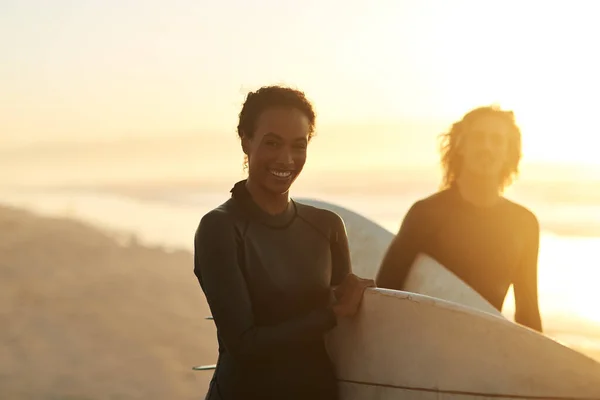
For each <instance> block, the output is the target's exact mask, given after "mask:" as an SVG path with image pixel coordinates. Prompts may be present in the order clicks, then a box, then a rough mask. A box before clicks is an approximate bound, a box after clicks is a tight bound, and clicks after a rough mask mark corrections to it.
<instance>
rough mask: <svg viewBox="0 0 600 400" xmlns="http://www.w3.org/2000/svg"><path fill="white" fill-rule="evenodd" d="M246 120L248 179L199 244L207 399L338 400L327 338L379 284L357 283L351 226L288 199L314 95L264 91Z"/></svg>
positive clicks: (201, 231)
mask: <svg viewBox="0 0 600 400" xmlns="http://www.w3.org/2000/svg"><path fill="white" fill-rule="evenodd" d="M239 117H240V121H239V125H238V135H239V137H240V139H241V144H242V149H243V151H244V153H245V155H246V160H247V167H248V179H246V180H243V181H240V182H238V183H237V184H235V186H234V187H233V189H232V190H231V192H232V196H231V198H230V199H229V200H228V201H226V202H225V203H223V204H222V205H221V206H219V207H217V208H215V209H214V210H212V211H210V212H208V213H207V214H206V215H205V216H204V217H203V218H202V220H201V221H200V225H199V226H198V229H197V231H196V236H195V240H194V246H195V254H194V272H195V274H196V277H197V278H198V281H199V283H200V286H201V287H202V290H203V291H204V294H205V295H206V299H207V301H208V304H209V306H210V310H211V312H212V316H213V317H214V322H215V325H216V326H217V338H218V343H219V359H218V361H217V365H216V369H215V374H214V377H213V380H212V382H211V384H210V389H209V393H208V395H207V398H208V399H211V400H216V399H219V400H222V399H240V398H244V399H255V398H257V399H258V398H260V399H271V398H272V399H280V398H285V399H290V400H293V399H298V400H299V399H317V400H318V399H320V400H335V399H337V398H338V393H337V385H336V380H335V374H334V370H333V365H332V363H331V360H330V359H329V356H328V354H327V351H326V349H325V343H324V333H325V332H327V331H329V330H330V329H332V328H333V327H334V326H335V325H336V324H337V320H338V319H339V318H347V317H351V316H353V315H354V314H355V313H356V311H357V310H358V305H359V303H360V301H361V299H362V294H363V292H364V289H365V288H366V287H367V286H373V285H374V283H373V282H372V281H370V280H362V279H360V278H358V277H356V276H355V275H353V274H352V273H351V265H350V253H349V249H348V238H347V235H346V228H345V226H344V222H343V221H342V219H341V218H340V217H339V216H338V215H337V214H335V213H333V212H331V211H328V210H324V209H320V208H316V207H312V206H308V205H305V204H301V203H298V202H295V201H292V200H291V199H290V198H289V190H290V187H291V185H292V183H293V182H294V180H295V179H296V178H297V177H298V175H299V174H300V172H301V171H302V169H303V167H304V164H305V162H306V152H307V147H308V142H309V141H310V139H311V137H312V135H313V132H314V126H315V112H314V110H313V108H312V105H311V103H310V102H309V101H308V100H307V99H306V97H305V96H304V93H302V92H300V91H298V90H294V89H290V88H285V87H279V86H271V87H263V88H261V89H259V90H258V91H256V92H253V93H250V94H249V95H248V96H247V98H246V102H245V103H244V106H243V107H242V111H241V112H240V115H239Z"/></svg>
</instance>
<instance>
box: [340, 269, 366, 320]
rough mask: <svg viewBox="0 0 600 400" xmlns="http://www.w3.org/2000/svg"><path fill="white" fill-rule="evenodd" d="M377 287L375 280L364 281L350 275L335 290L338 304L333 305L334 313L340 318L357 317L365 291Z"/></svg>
mask: <svg viewBox="0 0 600 400" xmlns="http://www.w3.org/2000/svg"><path fill="white" fill-rule="evenodd" d="M368 287H375V281H374V280H373V279H362V278H359V277H358V276H356V275H354V274H348V275H346V277H345V278H344V280H343V281H342V283H341V284H340V285H339V286H338V287H336V288H335V289H334V293H335V297H336V299H337V302H336V303H335V304H334V305H333V312H334V313H335V315H336V316H338V317H351V316H353V315H355V314H356V313H357V311H358V307H359V306H360V302H361V301H362V298H363V294H364V292H365V289H366V288H368Z"/></svg>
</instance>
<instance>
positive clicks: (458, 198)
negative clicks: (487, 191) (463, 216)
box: [449, 182, 503, 214]
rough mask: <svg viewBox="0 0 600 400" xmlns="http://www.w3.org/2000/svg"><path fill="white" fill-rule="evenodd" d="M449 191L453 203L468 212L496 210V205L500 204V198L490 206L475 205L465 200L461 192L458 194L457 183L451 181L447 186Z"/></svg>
mask: <svg viewBox="0 0 600 400" xmlns="http://www.w3.org/2000/svg"><path fill="white" fill-rule="evenodd" d="M449 192H450V193H451V194H452V198H453V200H454V203H455V204H456V205H457V206H458V207H460V208H462V209H464V210H468V211H470V212H473V213H482V214H485V213H487V212H490V211H493V210H496V209H497V208H498V207H500V206H501V205H502V203H503V202H502V199H499V201H498V202H496V204H494V205H491V206H487V207H485V206H483V207H482V206H477V205H475V204H473V203H471V202H469V201H467V200H465V199H464V197H463V196H462V194H460V189H459V188H458V184H457V183H456V182H453V183H452V184H451V185H450V187H449Z"/></svg>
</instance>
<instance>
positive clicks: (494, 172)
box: [458, 114, 510, 180]
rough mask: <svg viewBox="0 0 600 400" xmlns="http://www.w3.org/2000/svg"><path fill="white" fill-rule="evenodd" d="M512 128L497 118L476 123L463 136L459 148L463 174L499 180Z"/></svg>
mask: <svg viewBox="0 0 600 400" xmlns="http://www.w3.org/2000/svg"><path fill="white" fill-rule="evenodd" d="M509 129H510V127H509V126H508V124H507V123H506V121H504V120H503V119H502V118H500V117H499V116H497V115H493V114H492V115H483V116H481V117H479V118H477V119H475V120H474V121H473V122H472V123H471V124H470V125H469V126H468V127H467V129H466V130H465V131H464V132H463V135H462V137H461V138H460V141H459V145H458V153H459V154H460V155H461V156H462V159H463V164H462V171H461V172H465V173H468V174H470V175H474V176H479V177H482V178H489V179H495V180H499V179H500V177H501V174H502V170H503V168H504V166H505V165H506V161H507V158H508V144H509V139H510V138H509V134H510V131H509Z"/></svg>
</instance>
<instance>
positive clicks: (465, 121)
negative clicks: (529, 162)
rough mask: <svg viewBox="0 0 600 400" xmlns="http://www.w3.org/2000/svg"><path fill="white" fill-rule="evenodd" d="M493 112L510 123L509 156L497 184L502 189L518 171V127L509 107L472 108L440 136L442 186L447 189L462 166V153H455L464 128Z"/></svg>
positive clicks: (519, 153) (519, 149) (519, 146)
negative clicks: (504, 109) (507, 109)
mask: <svg viewBox="0 0 600 400" xmlns="http://www.w3.org/2000/svg"><path fill="white" fill-rule="evenodd" d="M486 115H493V116H496V117H499V118H501V119H502V120H504V121H505V122H506V124H507V126H508V127H509V135H508V157H507V159H506V163H505V165H504V167H503V169H502V172H501V174H500V179H499V182H498V187H499V189H500V191H503V190H504V189H505V188H506V187H507V186H509V185H510V184H511V183H512V182H513V180H514V179H515V178H516V177H517V175H518V174H519V162H520V161H521V130H520V129H519V127H518V126H517V123H516V122H515V116H514V113H513V112H512V111H503V110H502V109H500V107H498V106H495V105H494V106H486V107H478V108H475V109H473V110H471V111H469V112H468V113H466V114H465V115H464V116H463V118H462V119H461V120H460V121H458V122H455V123H454V124H452V127H451V129H450V130H449V131H448V132H445V133H442V134H441V135H440V137H439V139H440V153H441V156H442V157H441V165H442V169H443V172H444V176H443V179H442V184H441V189H442V190H443V189H447V188H449V187H450V186H452V185H453V184H454V182H455V181H456V178H457V177H458V174H459V173H460V170H461V168H462V157H461V156H460V155H459V154H458V152H457V149H458V144H459V142H460V140H461V137H462V136H463V135H464V132H465V131H466V130H467V129H468V127H469V125H471V124H472V123H473V122H474V121H475V120H476V119H478V118H481V117H483V116H486Z"/></svg>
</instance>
